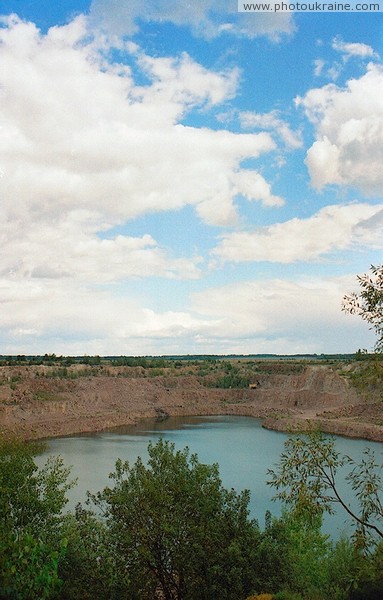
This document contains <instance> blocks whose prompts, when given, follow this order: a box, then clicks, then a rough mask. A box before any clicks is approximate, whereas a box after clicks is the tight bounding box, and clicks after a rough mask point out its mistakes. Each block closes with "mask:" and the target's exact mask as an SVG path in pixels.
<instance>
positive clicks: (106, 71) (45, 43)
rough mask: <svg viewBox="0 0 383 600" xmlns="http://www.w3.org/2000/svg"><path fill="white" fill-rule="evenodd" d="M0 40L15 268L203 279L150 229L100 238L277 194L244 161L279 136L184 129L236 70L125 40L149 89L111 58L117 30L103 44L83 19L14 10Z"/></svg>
mask: <svg viewBox="0 0 383 600" xmlns="http://www.w3.org/2000/svg"><path fill="white" fill-rule="evenodd" d="M0 43H1V45H0V60H1V64H2V68H1V72H0V87H1V90H2V105H1V111H0V125H1V130H0V131H1V137H0V150H1V164H0V168H1V172H2V177H1V180H0V185H1V194H2V206H1V209H0V210H1V215H0V216H1V224H0V230H1V235H2V240H3V244H2V249H3V253H2V257H1V259H0V273H3V275H4V274H6V273H12V274H13V275H15V276H17V277H23V278H29V277H34V278H49V277H50V278H53V277H54V278H56V279H60V278H64V279H67V278H76V279H77V280H78V281H88V282H90V281H92V282H98V283H101V282H111V281H115V280H120V279H123V278H127V277H132V276H141V277H142V276H148V275H153V274H155V275H158V276H165V277H183V278H195V277H198V276H199V270H198V266H197V265H198V262H199V259H198V257H192V258H190V259H187V258H183V259H178V258H176V257H172V256H169V255H168V253H167V252H165V251H164V250H163V249H162V248H161V247H160V246H159V245H158V243H157V242H156V240H155V239H153V238H152V237H151V236H148V235H146V236H145V235H144V236H142V237H136V238H135V237H129V236H123V235H120V236H118V237H116V238H115V239H100V234H103V235H102V236H101V237H104V238H105V237H108V236H107V235H106V233H105V232H107V230H111V229H112V228H113V227H115V226H117V225H123V224H124V223H125V222H126V221H127V220H128V219H132V218H134V217H137V216H140V215H143V214H145V213H148V212H156V211H165V210H176V209H179V208H182V207H183V206H186V205H188V204H190V205H193V206H195V207H196V210H197V212H198V214H199V215H200V216H201V218H202V219H204V220H205V221H206V222H208V223H211V224H214V225H226V224H228V223H232V221H233V219H234V220H235V218H236V209H235V204H234V200H235V197H236V196H237V195H238V194H240V193H244V194H245V195H246V197H248V198H249V200H253V199H255V200H259V201H261V202H263V203H264V204H265V205H268V204H270V203H275V202H278V200H277V199H276V197H274V196H273V194H272V192H271V189H270V186H269V184H268V183H267V182H266V181H265V180H264V179H263V178H262V177H261V176H260V175H259V174H258V173H257V172H255V171H253V172H249V171H242V169H241V168H240V164H241V161H242V160H244V159H245V158H248V157H252V158H256V157H258V156H260V155H261V154H263V153H265V152H269V151H270V150H272V149H273V148H274V142H273V140H272V138H271V136H270V135H269V134H268V133H259V134H250V133H249V134H235V133H231V132H229V131H223V130H221V131H213V130H209V129H207V128H204V129H203V128H201V129H196V128H192V127H186V126H184V125H182V123H181V120H182V118H183V116H184V115H185V114H186V113H187V112H188V111H189V110H192V109H193V108H195V107H204V109H206V110H209V107H211V106H215V105H217V104H220V103H222V102H225V101H226V100H227V99H230V98H231V97H232V96H233V94H234V93H235V90H236V86H237V79H238V73H237V72H236V71H235V70H231V71H225V72H221V73H217V72H213V71H209V70H207V69H205V68H204V67H203V66H201V65H199V64H197V63H196V62H194V61H193V60H192V59H191V58H190V57H189V56H188V55H187V54H183V55H181V56H180V57H177V58H172V57H162V58H153V57H150V56H148V55H146V54H145V53H143V52H141V50H140V49H139V48H138V47H137V45H135V44H132V43H127V44H125V45H124V44H122V45H121V48H120V49H121V51H124V52H125V53H126V56H127V61H128V62H129V61H130V62H131V63H132V64H133V63H134V65H135V68H139V69H140V70H141V72H142V73H143V74H144V75H145V77H146V78H147V79H148V80H149V83H148V84H147V85H137V84H136V83H135V81H134V79H133V76H132V73H131V69H130V67H129V65H116V64H110V63H108V62H107V60H106V57H107V55H108V52H109V51H110V50H111V49H110V47H109V46H108V44H107V42H106V40H105V38H100V39H98V38H97V39H94V38H93V39H90V37H89V35H88V30H87V21H86V19H85V17H83V16H80V17H78V18H76V19H75V20H74V21H73V22H71V23H70V24H69V25H67V26H65V27H54V28H52V29H50V30H49V31H48V33H47V34H46V35H42V34H41V33H40V32H39V31H38V29H37V28H36V27H35V26H34V25H33V24H31V23H25V22H22V21H20V20H19V19H18V18H17V17H16V16H12V17H9V18H7V19H4V27H3V28H1V29H0ZM242 173H243V175H242ZM251 178H252V181H253V190H252V187H251V184H250V179H251Z"/></svg>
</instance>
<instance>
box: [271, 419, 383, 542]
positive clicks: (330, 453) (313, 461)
mask: <svg viewBox="0 0 383 600" xmlns="http://www.w3.org/2000/svg"><path fill="white" fill-rule="evenodd" d="M345 465H349V466H350V467H351V470H350V471H349V472H348V474H347V475H346V480H347V481H348V483H349V484H350V488H351V489H352V490H353V491H354V493H355V497H356V500H357V502H358V509H355V510H354V509H352V508H350V505H349V503H348V502H347V501H346V500H345V499H344V498H343V497H342V496H341V494H340V492H339V486H338V482H337V477H336V476H337V473H338V471H339V470H340V469H341V468H342V467H344V466H345ZM268 473H269V475H270V476H271V479H270V480H269V481H268V483H269V485H271V486H272V487H274V488H276V490H277V494H276V496H275V497H276V498H278V499H280V500H282V502H284V503H285V504H286V505H287V506H290V507H292V508H293V510H294V511H295V512H296V513H297V514H305V515H306V516H307V518H308V519H315V518H317V516H318V515H319V516H321V515H323V513H324V512H328V513H330V514H331V513H333V512H334V505H335V504H338V505H340V506H341V507H342V508H343V509H344V510H345V511H346V513H347V514H348V515H349V516H350V517H351V519H352V521H353V523H354V524H356V526H357V534H358V536H359V538H360V540H362V541H363V543H365V544H367V543H368V542H370V541H372V540H373V539H374V537H377V538H378V539H383V507H382V499H381V490H382V466H381V465H379V464H378V463H377V462H376V460H375V455H374V453H373V452H372V451H371V450H370V449H366V450H365V451H364V456H363V459H362V460H361V462H360V463H356V462H355V461H354V460H353V459H352V458H350V457H349V456H346V455H341V454H340V453H339V452H337V450H336V448H335V440H334V438H330V437H326V436H325V435H324V434H323V433H321V432H319V431H313V432H310V433H307V434H304V435H293V436H290V437H289V438H288V439H287V440H286V442H285V451H284V452H283V453H282V454H281V457H280V462H279V464H278V465H277V468H276V470H269V471H268Z"/></svg>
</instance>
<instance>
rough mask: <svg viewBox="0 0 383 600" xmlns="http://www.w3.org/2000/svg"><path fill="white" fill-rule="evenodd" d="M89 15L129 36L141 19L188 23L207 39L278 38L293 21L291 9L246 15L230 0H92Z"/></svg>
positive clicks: (108, 29)
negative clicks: (239, 11)
mask: <svg viewBox="0 0 383 600" xmlns="http://www.w3.org/2000/svg"><path fill="white" fill-rule="evenodd" d="M91 17H92V19H93V20H94V22H95V23H96V24H97V23H101V24H102V25H103V27H104V28H106V29H107V31H108V32H109V33H112V34H114V35H117V36H131V35H133V34H134V33H136V32H137V31H138V28H139V23H140V21H146V22H159V23H163V22H170V23H174V24H175V25H178V26H189V27H191V29H192V31H193V33H194V34H195V35H197V36H202V37H204V38H206V39H211V38H214V37H217V36H219V35H222V34H231V35H237V36H245V37H249V38H253V37H257V36H260V35H266V36H268V37H270V38H272V39H274V40H278V39H279V38H280V36H281V35H285V34H287V35H289V34H291V33H293V31H294V29H295V27H294V21H293V17H292V14H290V13H280V14H272V13H258V14H256V15H255V14H254V13H253V14H250V15H246V14H243V13H238V12H237V5H236V4H233V2H231V0H220V2H219V3H218V2H216V1H215V0H194V1H193V2H192V3H191V2H185V1H181V2H179V1H177V0H158V1H157V2H151V3H149V4H148V3H146V4H145V3H143V2H139V1H138V0H93V2H92V5H91Z"/></svg>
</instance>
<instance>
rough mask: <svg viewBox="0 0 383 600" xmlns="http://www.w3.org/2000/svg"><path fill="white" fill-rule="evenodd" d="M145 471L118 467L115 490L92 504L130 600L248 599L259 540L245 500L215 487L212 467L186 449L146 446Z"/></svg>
mask: <svg viewBox="0 0 383 600" xmlns="http://www.w3.org/2000/svg"><path fill="white" fill-rule="evenodd" d="M148 451H149V460H148V464H147V466H146V465H144V463H143V462H142V460H141V459H140V458H138V459H137V461H136V463H135V464H134V465H133V466H130V465H129V463H128V462H122V461H121V460H118V461H117V463H116V470H115V472H114V473H112V474H111V479H112V480H113V481H114V486H113V487H111V488H109V487H107V488H105V489H104V490H103V491H102V492H99V493H98V494H96V495H95V496H91V499H92V500H93V502H95V504H96V505H97V506H98V507H99V508H100V509H101V510H102V512H103V514H104V516H105V518H106V522H107V525H108V526H109V528H110V534H111V539H112V540H113V542H112V543H113V544H114V545H115V549H116V556H118V557H119V559H120V564H119V569H120V573H121V575H122V576H125V577H126V574H128V576H129V578H130V581H131V586H130V596H129V597H132V598H133V597H134V598H136V599H137V600H140V599H143V600H146V599H147V598H163V599H165V600H210V599H211V598H220V599H223V600H224V599H228V600H229V599H233V600H234V599H235V600H238V598H241V597H242V598H244V597H246V595H248V593H249V592H251V591H252V581H253V576H254V568H253V560H252V551H253V550H254V548H255V546H256V543H255V542H256V540H257V539H258V537H259V531H258V527H257V525H256V524H255V523H254V522H253V521H250V520H249V518H248V514H249V511H248V503H249V492H248V491H244V492H242V493H240V494H237V493H236V492H235V491H234V490H226V489H225V488H223V487H222V484H221V480H220V478H219V472H218V466H217V465H212V466H209V465H204V464H201V463H200V462H199V461H198V459H197V456H196V455H190V454H189V450H188V448H186V449H184V450H177V451H176V450H175V447H174V444H171V443H170V442H168V441H163V440H160V441H159V442H158V443H157V444H156V445H153V444H149V447H148Z"/></svg>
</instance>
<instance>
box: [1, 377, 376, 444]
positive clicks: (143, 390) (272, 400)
mask: <svg viewBox="0 0 383 600" xmlns="http://www.w3.org/2000/svg"><path fill="white" fill-rule="evenodd" d="M164 371H165V372H164V373H163V374H162V375H160V376H155V377H151V376H149V375H150V373H149V372H148V371H145V370H144V369H141V368H140V367H136V368H133V367H126V368H122V367H121V368H118V367H108V368H106V367H101V368H100V367H98V368H92V369H89V368H88V369H84V367H83V366H74V367H71V368H70V369H69V370H68V373H67V374H66V376H64V377H62V376H57V375H55V370H54V368H53V367H45V366H41V367H28V366H25V367H24V366H23V367H16V366H14V367H0V383H1V384H2V385H0V432H3V433H4V434H5V435H13V434H16V435H18V436H21V437H23V438H25V439H39V438H48V437H55V436H62V435H68V434H72V433H80V432H92V431H100V430H102V429H106V428H110V427H115V426H116V427H117V426H120V425H126V424H132V423H135V422H137V421H138V420H140V419H142V418H146V417H147V418H153V417H154V418H158V419H165V418H166V417H167V416H191V415H229V414H230V415H243V416H253V417H257V418H262V419H263V420H264V421H263V424H264V426H265V427H267V428H270V429H276V430H281V431H282V430H283V431H289V430H296V429H307V428H310V427H312V426H313V425H314V426H318V427H320V428H321V429H322V430H323V431H325V432H330V433H336V434H341V435H345V436H349V437H359V438H364V439H369V440H376V441H380V442H383V403H382V401H381V400H380V399H379V398H377V397H376V396H375V395H374V393H370V394H360V393H358V392H357V391H356V389H355V388H354V387H353V386H352V385H351V384H350V383H349V379H348V378H347V370H345V371H344V373H342V372H339V369H334V368H331V367H327V366H307V367H305V368H304V369H303V370H302V372H300V373H290V374H286V373H285V374H283V373H282V374H280V373H278V372H270V373H262V374H257V375H256V377H255V376H254V379H253V380H254V384H253V386H252V388H245V389H221V388H211V387H207V386H206V378H203V377H199V376H198V375H196V374H194V373H193V372H192V370H190V369H189V370H188V371H186V370H185V369H180V371H176V370H175V369H173V370H167V369H165V370H164ZM56 373H57V369H56Z"/></svg>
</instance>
